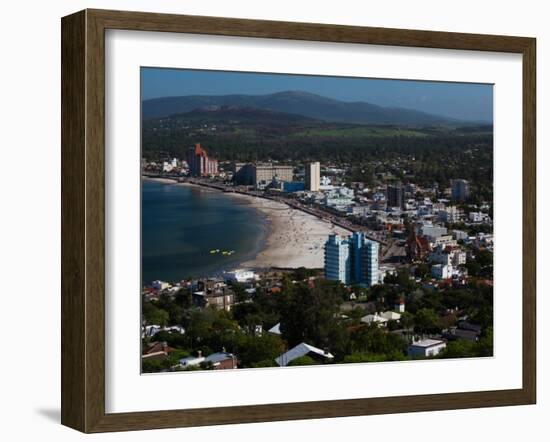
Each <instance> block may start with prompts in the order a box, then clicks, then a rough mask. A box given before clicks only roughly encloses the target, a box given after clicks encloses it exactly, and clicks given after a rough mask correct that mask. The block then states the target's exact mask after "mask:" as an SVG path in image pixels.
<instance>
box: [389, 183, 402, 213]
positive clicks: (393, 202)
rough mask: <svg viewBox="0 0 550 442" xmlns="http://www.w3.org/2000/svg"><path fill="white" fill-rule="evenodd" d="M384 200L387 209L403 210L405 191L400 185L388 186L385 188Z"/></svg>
mask: <svg viewBox="0 0 550 442" xmlns="http://www.w3.org/2000/svg"><path fill="white" fill-rule="evenodd" d="M386 200H387V205H388V207H399V208H400V209H404V208H405V189H404V188H403V186H402V185H401V184H393V185H388V187H387V188H386Z"/></svg>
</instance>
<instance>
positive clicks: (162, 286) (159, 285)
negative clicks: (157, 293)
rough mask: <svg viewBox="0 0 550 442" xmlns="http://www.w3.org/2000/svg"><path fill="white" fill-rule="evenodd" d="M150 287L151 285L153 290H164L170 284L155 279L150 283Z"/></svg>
mask: <svg viewBox="0 0 550 442" xmlns="http://www.w3.org/2000/svg"><path fill="white" fill-rule="evenodd" d="M151 287H153V288H154V289H155V290H165V289H167V288H170V287H171V286H170V284H169V283H168V282H165V281H160V280H156V281H153V282H152V283H151Z"/></svg>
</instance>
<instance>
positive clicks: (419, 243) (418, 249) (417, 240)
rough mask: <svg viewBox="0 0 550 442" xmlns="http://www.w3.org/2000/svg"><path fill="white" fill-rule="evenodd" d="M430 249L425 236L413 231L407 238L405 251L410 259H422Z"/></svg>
mask: <svg viewBox="0 0 550 442" xmlns="http://www.w3.org/2000/svg"><path fill="white" fill-rule="evenodd" d="M430 251H431V247H430V242H429V241H428V238H426V237H425V236H417V235H416V233H414V231H413V232H412V234H411V236H409V239H408V240H407V253H408V255H409V258H411V259H424V258H426V257H427V256H428V254H429V253H430Z"/></svg>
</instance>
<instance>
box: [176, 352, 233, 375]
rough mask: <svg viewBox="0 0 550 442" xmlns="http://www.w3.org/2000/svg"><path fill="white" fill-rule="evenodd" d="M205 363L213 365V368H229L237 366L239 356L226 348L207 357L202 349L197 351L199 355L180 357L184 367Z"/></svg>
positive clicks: (207, 365)
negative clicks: (228, 351)
mask: <svg viewBox="0 0 550 442" xmlns="http://www.w3.org/2000/svg"><path fill="white" fill-rule="evenodd" d="M201 364H203V365H204V366H206V367H211V368H212V370H227V369H235V368H237V357H236V356H235V355H234V354H233V353H227V352H226V351H225V349H224V350H223V351H221V352H218V353H212V354H210V355H208V356H206V357H204V356H203V355H202V352H201V351H198V352H197V356H188V357H186V358H183V359H180V366H181V367H183V368H189V367H194V366H197V365H201Z"/></svg>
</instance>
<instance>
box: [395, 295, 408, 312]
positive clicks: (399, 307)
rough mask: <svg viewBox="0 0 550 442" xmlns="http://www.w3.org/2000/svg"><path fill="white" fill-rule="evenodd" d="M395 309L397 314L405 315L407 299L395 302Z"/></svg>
mask: <svg viewBox="0 0 550 442" xmlns="http://www.w3.org/2000/svg"><path fill="white" fill-rule="evenodd" d="M393 309H394V310H395V311H396V312H399V313H404V312H405V299H404V298H399V299H398V300H397V301H396V302H395V305H394V306H393Z"/></svg>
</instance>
